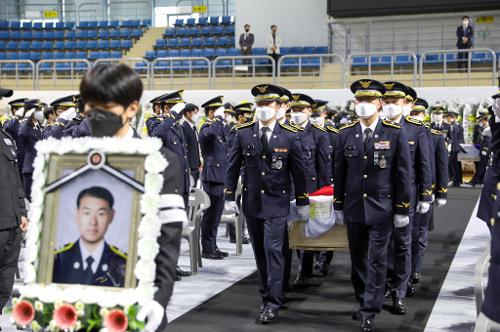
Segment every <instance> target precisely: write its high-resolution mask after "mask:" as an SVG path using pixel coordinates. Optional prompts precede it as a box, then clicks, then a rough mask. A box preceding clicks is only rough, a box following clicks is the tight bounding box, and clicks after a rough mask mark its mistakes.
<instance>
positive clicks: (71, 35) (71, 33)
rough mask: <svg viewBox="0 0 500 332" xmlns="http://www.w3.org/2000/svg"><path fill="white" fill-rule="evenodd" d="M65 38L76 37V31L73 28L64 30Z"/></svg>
mask: <svg viewBox="0 0 500 332" xmlns="http://www.w3.org/2000/svg"><path fill="white" fill-rule="evenodd" d="M66 39H76V31H75V30H68V31H66Z"/></svg>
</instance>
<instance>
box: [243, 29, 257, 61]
mask: <svg viewBox="0 0 500 332" xmlns="http://www.w3.org/2000/svg"><path fill="white" fill-rule="evenodd" d="M244 29H245V32H244V33H242V34H241V35H240V51H241V55H252V46H253V43H254V41H255V38H254V35H253V33H251V32H250V24H245V27H244ZM245 63H246V64H248V63H250V61H249V60H245Z"/></svg>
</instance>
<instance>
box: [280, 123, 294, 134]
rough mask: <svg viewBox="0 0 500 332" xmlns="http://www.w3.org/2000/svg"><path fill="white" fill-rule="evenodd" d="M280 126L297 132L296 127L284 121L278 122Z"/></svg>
mask: <svg viewBox="0 0 500 332" xmlns="http://www.w3.org/2000/svg"><path fill="white" fill-rule="evenodd" d="M280 126H281V128H285V129H286V130H289V131H291V132H292V133H296V132H297V129H296V128H295V127H292V126H289V125H286V124H284V123H280Z"/></svg>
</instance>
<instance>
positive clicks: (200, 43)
mask: <svg viewBox="0 0 500 332" xmlns="http://www.w3.org/2000/svg"><path fill="white" fill-rule="evenodd" d="M191 44H192V45H193V47H203V45H204V43H203V39H201V38H200V37H197V38H193V41H192V43H191Z"/></svg>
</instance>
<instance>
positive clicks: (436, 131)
mask: <svg viewBox="0 0 500 332" xmlns="http://www.w3.org/2000/svg"><path fill="white" fill-rule="evenodd" d="M431 134H433V135H438V136H441V135H443V134H442V133H441V132H440V131H439V130H436V129H431Z"/></svg>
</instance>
